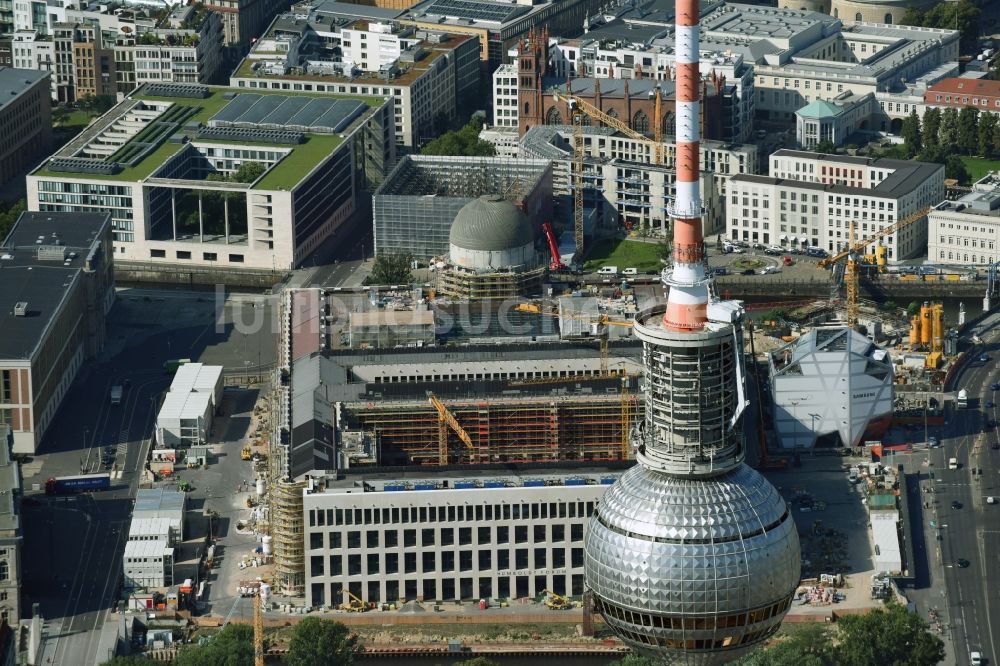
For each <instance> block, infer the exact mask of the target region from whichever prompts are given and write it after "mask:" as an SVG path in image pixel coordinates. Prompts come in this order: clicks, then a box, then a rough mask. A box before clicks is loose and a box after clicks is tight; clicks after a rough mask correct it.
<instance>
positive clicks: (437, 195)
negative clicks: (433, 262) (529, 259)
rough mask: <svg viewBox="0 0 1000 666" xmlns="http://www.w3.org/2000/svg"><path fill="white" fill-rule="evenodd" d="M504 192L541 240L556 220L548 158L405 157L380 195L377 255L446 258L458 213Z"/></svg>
mask: <svg viewBox="0 0 1000 666" xmlns="http://www.w3.org/2000/svg"><path fill="white" fill-rule="evenodd" d="M493 194H500V195H502V196H504V197H505V198H507V199H509V200H511V201H512V202H513V203H515V204H516V205H517V207H518V208H520V209H521V211H522V212H524V214H525V215H527V217H528V219H529V220H530V222H531V224H532V227H533V229H534V231H535V233H536V237H537V235H538V234H540V232H541V225H542V223H543V222H548V221H550V220H551V218H552V170H551V167H550V165H549V163H548V162H547V161H545V160H530V159H525V160H510V159H503V158H497V157H441V156H434V155H408V156H406V157H404V158H403V159H402V160H400V161H399V163H398V164H397V165H396V167H395V168H394V169H393V170H392V173H391V174H389V177H388V178H386V179H385V182H384V183H382V185H381V186H380V187H379V188H378V189H377V190H376V191H375V196H374V217H375V221H374V224H375V252H376V253H380V252H390V253H401V252H409V253H411V254H412V255H413V256H414V257H415V258H418V259H429V258H431V257H437V256H445V255H447V254H448V251H449V234H450V231H451V226H452V222H453V221H454V220H455V216H456V215H458V212H459V211H460V210H461V209H462V208H463V207H464V206H465V205H466V204H468V203H469V202H471V201H473V200H474V199H478V198H479V197H481V196H483V195H493Z"/></svg>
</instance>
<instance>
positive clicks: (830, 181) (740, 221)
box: [726, 150, 944, 262]
mask: <svg viewBox="0 0 1000 666" xmlns="http://www.w3.org/2000/svg"><path fill="white" fill-rule="evenodd" d="M770 162H771V164H770V174H771V175H770V176H751V175H738V176H733V177H732V178H731V179H730V181H729V192H728V194H727V195H726V196H727V202H728V204H727V207H726V217H727V221H726V236H727V237H729V238H731V239H733V240H741V241H746V242H755V243H762V244H765V245H777V246H781V247H795V248H800V249H801V248H805V247H809V246H815V247H819V248H822V249H823V250H826V251H827V252H831V253H832V252H837V251H839V250H840V249H841V248H842V246H843V245H844V244H845V243H846V242H847V241H848V238H849V236H850V226H851V224H854V225H855V235H856V237H858V238H866V237H868V236H870V235H872V234H873V233H874V232H877V231H881V230H882V229H884V228H885V227H886V226H888V225H891V224H893V223H895V222H898V221H900V220H904V219H907V218H909V217H911V216H914V215H916V214H918V213H921V212H925V211H926V209H927V208H929V207H930V206H933V205H936V204H937V203H939V202H940V201H941V200H942V199H943V198H944V166H943V165H941V164H932V163H927V162H912V161H903V160H891V159H884V158H870V157H851V156H847V155H825V154H822V153H810V152H805V151H798V150H779V151H776V152H774V153H772V154H771V159H770ZM881 242H882V244H883V245H884V246H885V247H886V252H887V258H888V260H889V261H890V262H894V261H898V260H900V259H910V258H912V257H917V256H921V255H922V254H923V252H924V248H925V247H926V245H927V221H926V218H924V219H918V220H917V221H915V222H913V223H912V224H909V225H907V226H905V227H904V228H902V229H900V230H899V231H898V232H897V233H895V234H892V235H889V236H887V237H885V238H883V239H882V241H881Z"/></svg>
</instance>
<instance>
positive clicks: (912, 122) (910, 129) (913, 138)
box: [899, 110, 922, 157]
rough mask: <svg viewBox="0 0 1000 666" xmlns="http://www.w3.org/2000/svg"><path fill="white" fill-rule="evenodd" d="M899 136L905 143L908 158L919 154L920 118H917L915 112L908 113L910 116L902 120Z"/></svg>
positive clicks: (920, 145)
mask: <svg viewBox="0 0 1000 666" xmlns="http://www.w3.org/2000/svg"><path fill="white" fill-rule="evenodd" d="M899 134H900V136H902V137H903V141H904V142H906V152H907V153H908V157H913V156H914V155H916V154H917V153H919V152H920V148H921V147H922V144H921V142H920V118H918V117H917V112H916V111H915V110H914V111H910V115H908V116H906V118H904V119H903V128H902V130H900V132H899Z"/></svg>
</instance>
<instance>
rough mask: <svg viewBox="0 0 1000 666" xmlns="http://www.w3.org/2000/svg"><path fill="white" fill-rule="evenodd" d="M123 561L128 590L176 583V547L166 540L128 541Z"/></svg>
mask: <svg viewBox="0 0 1000 666" xmlns="http://www.w3.org/2000/svg"><path fill="white" fill-rule="evenodd" d="M122 563H123V566H122V572H123V574H124V576H125V589H126V590H136V589H150V588H158V587H167V586H169V585H173V584H174V549H173V548H171V547H170V546H168V545H167V542H166V541H127V542H126V543H125V555H124V556H123V558H122Z"/></svg>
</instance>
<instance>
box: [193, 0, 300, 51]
mask: <svg viewBox="0 0 1000 666" xmlns="http://www.w3.org/2000/svg"><path fill="white" fill-rule="evenodd" d="M204 7H205V9H208V10H210V11H212V12H215V13H217V14H219V16H220V17H222V44H223V46H225V47H226V50H227V52H228V53H229V54H230V56H231V57H233V58H238V57H240V56H242V55H244V54H245V53H246V52H247V49H249V48H250V46H251V45H252V44H253V42H254V40H255V39H257V38H258V37H260V35H262V34H263V33H264V29H265V28H267V26H268V24H269V23H270V22H271V21H272V20H274V17H275V16H276V15H277V14H278V12H280V11H283V10H285V9H287V8H288V3H287V2H284V1H283V0H207V2H205V3H204Z"/></svg>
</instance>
